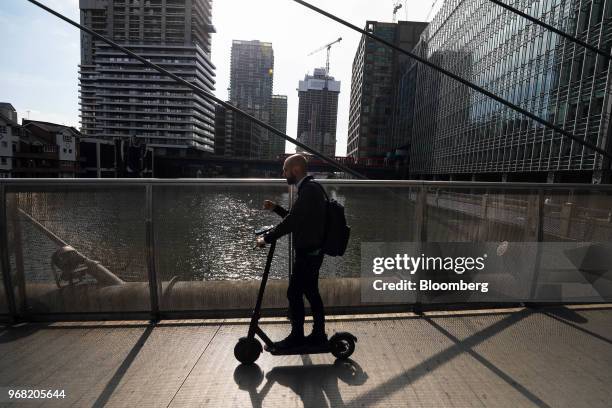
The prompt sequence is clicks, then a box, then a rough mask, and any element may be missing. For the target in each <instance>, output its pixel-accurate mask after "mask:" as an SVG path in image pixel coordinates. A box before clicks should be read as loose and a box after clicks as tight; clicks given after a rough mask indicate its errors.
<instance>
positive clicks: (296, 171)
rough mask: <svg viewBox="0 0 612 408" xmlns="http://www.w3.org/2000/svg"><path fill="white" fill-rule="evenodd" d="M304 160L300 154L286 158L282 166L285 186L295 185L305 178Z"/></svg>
mask: <svg viewBox="0 0 612 408" xmlns="http://www.w3.org/2000/svg"><path fill="white" fill-rule="evenodd" d="M306 167H307V166H306V158H305V157H304V156H302V155H301V154H294V155H292V156H289V157H287V159H286V160H285V163H284V164H283V176H284V177H285V178H286V179H287V184H296V183H297V182H298V181H300V180H301V179H302V178H304V177H305V176H306Z"/></svg>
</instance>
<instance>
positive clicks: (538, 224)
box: [527, 188, 544, 306]
mask: <svg viewBox="0 0 612 408" xmlns="http://www.w3.org/2000/svg"><path fill="white" fill-rule="evenodd" d="M527 205H529V207H530V208H531V209H530V210H529V211H528V213H529V214H530V216H529V217H527V219H528V228H529V221H531V225H533V226H534V230H533V231H532V232H533V233H532V235H531V237H533V239H534V241H535V242H536V245H537V247H536V258H535V262H534V266H533V277H532V279H531V288H530V290H529V300H530V303H531V301H533V300H534V298H535V296H536V288H537V284H538V281H539V280H540V269H541V263H542V242H543V241H544V190H543V189H541V188H540V189H538V195H537V197H536V199H532V200H529V202H528V204H527ZM530 305H531V306H532V305H533V304H532V303H531V304H528V306H530Z"/></svg>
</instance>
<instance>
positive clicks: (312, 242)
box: [264, 176, 327, 251]
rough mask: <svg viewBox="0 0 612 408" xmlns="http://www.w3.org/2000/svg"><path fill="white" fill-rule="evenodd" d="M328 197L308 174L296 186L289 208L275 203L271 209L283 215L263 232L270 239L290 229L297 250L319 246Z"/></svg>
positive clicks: (267, 239)
mask: <svg viewBox="0 0 612 408" xmlns="http://www.w3.org/2000/svg"><path fill="white" fill-rule="evenodd" d="M326 209H327V200H326V198H325V194H324V192H323V187H322V186H321V185H320V184H319V183H317V182H316V181H314V180H313V179H312V176H307V177H306V178H305V179H304V181H303V182H302V184H300V188H299V190H298V196H297V199H296V200H295V203H294V204H293V206H292V207H291V211H287V210H285V209H284V208H283V207H281V206H279V205H277V206H276V207H275V208H274V212H275V213H277V214H278V215H280V216H281V217H284V218H283V220H282V221H281V223H280V224H278V225H277V226H276V227H274V229H272V230H271V231H270V232H268V233H267V234H266V235H265V236H264V240H265V241H266V242H267V243H270V242H271V241H273V240H276V239H278V238H280V237H282V236H283V235H286V234H289V233H293V246H294V247H295V249H296V250H305V251H312V250H315V249H319V248H321V245H322V243H323V234H324V232H325V215H326V214H325V211H326Z"/></svg>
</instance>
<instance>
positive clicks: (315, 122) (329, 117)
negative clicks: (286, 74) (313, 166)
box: [297, 68, 340, 156]
mask: <svg viewBox="0 0 612 408" xmlns="http://www.w3.org/2000/svg"><path fill="white" fill-rule="evenodd" d="M339 94H340V81H336V80H335V79H334V78H333V77H331V76H329V75H328V73H327V72H326V69H325V68H316V69H315V70H314V74H313V75H306V77H305V78H304V80H303V81H300V84H299V88H298V97H299V99H300V103H299V107H298V128H297V139H298V141H300V142H302V143H304V144H305V145H307V146H309V147H311V148H313V149H316V150H318V151H320V152H321V153H323V154H326V155H328V156H335V155H336V124H337V120H338V96H339ZM297 151H298V152H303V149H300V148H299V147H298V148H297Z"/></svg>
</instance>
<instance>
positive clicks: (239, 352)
mask: <svg viewBox="0 0 612 408" xmlns="http://www.w3.org/2000/svg"><path fill="white" fill-rule="evenodd" d="M262 350H263V349H262V348H261V343H260V342H259V341H258V340H257V339H249V338H248V337H242V338H241V339H240V340H238V343H236V346H234V357H236V360H238V361H240V362H241V363H242V364H253V363H254V362H255V360H257V359H258V358H259V355H260V354H261V352H262Z"/></svg>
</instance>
